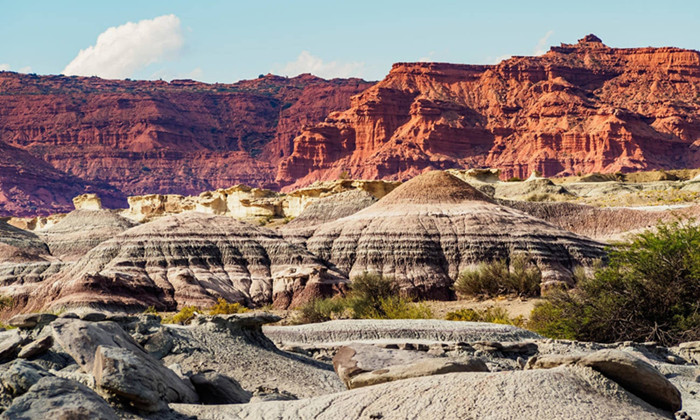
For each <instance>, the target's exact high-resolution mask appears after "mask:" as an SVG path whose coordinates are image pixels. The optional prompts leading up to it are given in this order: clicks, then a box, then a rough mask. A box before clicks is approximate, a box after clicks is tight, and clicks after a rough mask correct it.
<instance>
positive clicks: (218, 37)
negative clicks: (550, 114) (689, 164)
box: [0, 0, 700, 82]
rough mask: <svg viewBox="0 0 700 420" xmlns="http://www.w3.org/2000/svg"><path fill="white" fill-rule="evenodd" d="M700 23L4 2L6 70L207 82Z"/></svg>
mask: <svg viewBox="0 0 700 420" xmlns="http://www.w3.org/2000/svg"><path fill="white" fill-rule="evenodd" d="M156 18H158V19H156ZM154 19H155V20H154ZM144 20H145V22H144V23H143V24H139V23H138V22H141V21H144ZM128 22H132V23H134V25H126V24H127V23H128ZM698 22H700V2H698V1H672V0H671V1H658V0H657V1H645V0H638V1H612V0H608V1H599V0H586V1H576V2H564V1H543V0H541V1H537V0H530V1H522V0H521V1H483V2H468V1H439V0H433V1H427V0H424V1H412V0H404V1H380V0H374V1H365V0H355V1H336V2H332V1H330V0H326V1H303V0H299V1H292V0H287V1H263V0H258V1H254V2H253V1H251V2H239V1H184V0H152V1H147V0H141V1H131V0H120V1H113V2H105V1H97V0H93V1H61V2H59V1H55V0H54V1H43V0H33V1H16V0H0V39H2V42H1V43H0V69H10V70H14V71H23V72H34V73H38V74H59V73H62V72H73V73H75V74H97V75H100V76H103V77H113V78H124V77H130V78H133V79H158V78H163V79H166V80H170V79H172V78H190V77H191V78H194V79H197V80H202V81H207V82H233V81H236V80H240V79H250V78H255V77H257V75H258V74H261V73H268V72H272V73H276V74H286V75H289V76H293V75H295V73H299V72H304V71H311V72H314V73H317V74H319V75H320V76H324V77H333V76H351V75H352V76H358V77H363V78H365V79H368V80H378V79H381V78H383V77H384V75H385V74H386V73H387V72H388V71H389V69H390V68H391V64H392V63H394V62H398V61H419V60H430V61H446V62H454V63H472V64H476V63H493V62H496V61H498V60H499V59H501V58H504V57H508V56H510V55H532V54H535V53H538V52H542V51H544V50H546V49H548V47H549V46H550V45H558V44H559V43H561V42H566V43H573V42H576V40H577V39H578V38H581V37H583V36H584V35H586V34H588V33H594V34H596V35H598V36H599V37H600V38H602V39H603V41H604V42H605V43H606V44H607V45H610V46H615V47H641V46H677V47H683V48H691V49H700V24H698ZM124 25H126V26H124ZM109 28H114V29H113V30H111V32H110V31H108V29H109ZM106 31H108V32H109V36H106V35H105V36H103V37H102V42H101V43H100V42H98V37H99V36H100V35H101V34H103V33H105V32H106ZM91 47H92V48H91ZM81 50H86V51H85V52H84V53H82V55H81V56H79V53H80V51H81Z"/></svg>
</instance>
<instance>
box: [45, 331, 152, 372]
mask: <svg viewBox="0 0 700 420" xmlns="http://www.w3.org/2000/svg"><path fill="white" fill-rule="evenodd" d="M51 326H52V329H53V338H54V340H55V342H56V344H58V345H59V346H61V347H62V348H63V350H64V351H65V352H66V353H68V354H69V355H70V356H71V357H72V358H73V359H74V360H75V362H76V363H78V365H80V367H81V368H82V369H83V371H84V372H86V373H92V371H93V368H94V362H95V353H96V351H97V348H98V347H99V346H104V347H120V348H124V349H127V350H131V351H133V352H134V353H137V354H138V353H142V354H143V355H145V356H148V354H147V353H146V351H145V350H143V348H141V346H139V345H138V343H136V342H135V341H134V339H133V338H131V336H130V335H129V334H127V333H126V332H125V331H124V330H123V329H122V328H121V327H120V326H119V325H118V324H116V323H114V322H110V321H104V322H87V321H82V320H79V319H72V318H66V319H59V320H56V321H55V322H54V323H53V324H52V325H51ZM149 357H150V356H149Z"/></svg>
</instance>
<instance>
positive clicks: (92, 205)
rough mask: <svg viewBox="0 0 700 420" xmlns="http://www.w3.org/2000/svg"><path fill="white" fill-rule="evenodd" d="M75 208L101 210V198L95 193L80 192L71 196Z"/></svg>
mask: <svg viewBox="0 0 700 420" xmlns="http://www.w3.org/2000/svg"><path fill="white" fill-rule="evenodd" d="M73 206H75V209H76V210H102V200H101V199H100V197H98V196H97V194H82V195H79V196H77V197H73Z"/></svg>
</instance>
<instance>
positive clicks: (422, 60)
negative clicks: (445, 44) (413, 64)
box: [418, 51, 435, 63]
mask: <svg viewBox="0 0 700 420" xmlns="http://www.w3.org/2000/svg"><path fill="white" fill-rule="evenodd" d="M433 61H435V51H430V52H429V53H428V55H426V56H425V57H421V58H419V59H418V62H420V63H430V62H433Z"/></svg>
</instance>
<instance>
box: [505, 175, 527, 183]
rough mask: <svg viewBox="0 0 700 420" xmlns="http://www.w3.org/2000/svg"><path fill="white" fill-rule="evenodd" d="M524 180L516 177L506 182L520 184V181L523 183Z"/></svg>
mask: <svg viewBox="0 0 700 420" xmlns="http://www.w3.org/2000/svg"><path fill="white" fill-rule="evenodd" d="M522 180H523V179H522V178H520V177H518V176H514V177H510V178H508V179H507V180H506V182H520V181H522Z"/></svg>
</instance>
